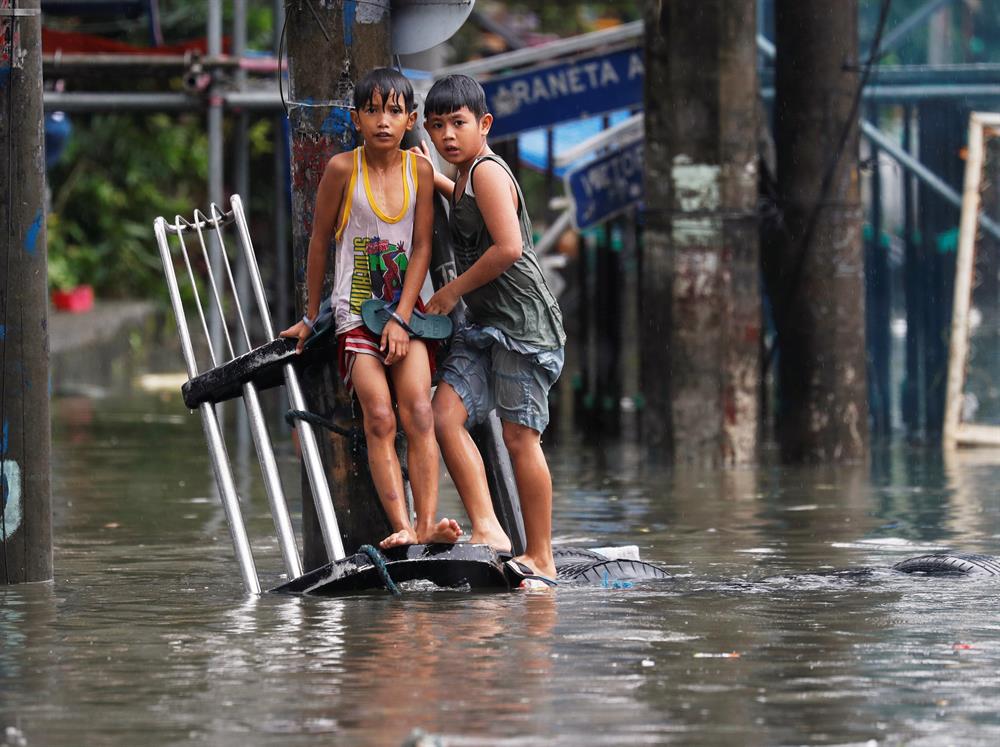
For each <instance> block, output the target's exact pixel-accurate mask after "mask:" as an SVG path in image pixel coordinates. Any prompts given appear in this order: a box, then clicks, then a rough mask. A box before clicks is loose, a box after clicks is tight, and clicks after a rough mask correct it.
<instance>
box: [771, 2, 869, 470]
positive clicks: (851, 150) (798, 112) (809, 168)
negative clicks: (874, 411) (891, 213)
mask: <svg viewBox="0 0 1000 747" xmlns="http://www.w3.org/2000/svg"><path fill="white" fill-rule="evenodd" d="M857 17H858V7H857V0H840V1H838V2H835V3H831V2H826V1H825V0H777V3H776V6H775V27H776V38H777V59H776V69H775V112H774V121H775V144H776V146H777V155H778V159H777V160H778V169H777V171H778V191H779V204H780V207H781V209H782V213H783V219H784V225H785V227H786V229H787V231H786V232H785V233H784V240H779V241H776V242H775V244H774V245H773V246H770V247H767V249H766V251H765V264H764V269H765V276H766V279H767V282H768V289H769V292H770V296H771V299H772V302H773V307H774V316H775V323H776V325H777V330H778V381H779V395H778V399H779V404H778V418H777V427H776V433H777V436H778V440H779V443H780V446H781V451H782V455H783V458H784V459H786V460H789V461H801V460H852V459H858V458H860V457H862V456H864V455H865V454H866V453H867V448H868V400H867V392H866V388H867V387H866V381H865V379H866V374H865V368H866V367H865V304H864V297H865V295H864V294H865V290H864V261H863V252H862V237H861V219H862V211H861V200H860V193H859V188H858V122H857V117H856V115H857V111H856V109H855V98H856V93H857V87H858V85H859V78H860V76H859V72H858V28H857ZM852 113H853V115H854V116H852Z"/></svg>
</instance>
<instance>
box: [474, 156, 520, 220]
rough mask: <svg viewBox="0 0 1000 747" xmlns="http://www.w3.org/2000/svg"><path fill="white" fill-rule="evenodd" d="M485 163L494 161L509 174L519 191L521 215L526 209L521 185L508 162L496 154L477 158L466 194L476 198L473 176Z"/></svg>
mask: <svg viewBox="0 0 1000 747" xmlns="http://www.w3.org/2000/svg"><path fill="white" fill-rule="evenodd" d="M484 161H493V162H494V163H496V164H499V165H500V166H501V167H502V168H503V170H504V171H506V172H507V176H508V177H510V180H511V182H512V183H513V184H514V189H515V190H516V191H517V214H518V215H520V214H521V213H522V212H523V208H524V194H523V193H522V192H521V185H520V184H518V183H517V179H515V178H514V172H513V171H511V169H510V166H508V165H507V162H506V161H504V160H503V159H502V158H500V156H498V155H497V154H496V153H487V154H486V155H483V156H479V157H477V158H476V160H475V161H474V162H473V164H472V167H471V168H470V169H469V179H468V181H467V182H466V183H465V191H466V193H468V194H469V195H470V196H471V197H473V198H475V196H476V193H475V192H474V191H473V188H472V178H473V175H474V174H475V171H476V167H477V166H479V165H480V164H481V163H483V162H484Z"/></svg>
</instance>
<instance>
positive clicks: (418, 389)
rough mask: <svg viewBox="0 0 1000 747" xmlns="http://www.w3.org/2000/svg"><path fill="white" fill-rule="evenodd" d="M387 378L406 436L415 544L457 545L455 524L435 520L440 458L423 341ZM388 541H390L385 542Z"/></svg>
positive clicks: (458, 532)
mask: <svg viewBox="0 0 1000 747" xmlns="http://www.w3.org/2000/svg"><path fill="white" fill-rule="evenodd" d="M389 375H390V376H391V377H392V383H393V386H394V387H395V389H396V404H397V405H398V407H399V419H400V421H401V422H402V424H403V432H404V433H406V442H407V461H408V463H409V470H410V488H411V489H412V490H413V508H414V511H415V512H416V514H417V522H416V533H417V542H421V543H429V542H457V541H458V538H459V536H460V535H461V534H462V529H461V527H459V526H458V522H456V521H455V520H454V519H447V518H445V519H441V520H440V521H438V520H437V502H438V473H439V470H440V459H441V454H440V452H439V451H438V445H437V441H436V440H435V439H434V414H433V411H432V409H431V371H430V364H429V362H428V354H427V346H426V345H425V344H424V343H423V341H421V340H411V341H410V350H409V352H408V353H407V354H406V357H405V358H403V359H402V360H401V361H399V362H398V363H394V364H393V365H392V366H391V367H390V369H389ZM391 540H392V537H390V538H389V540H387V541H391Z"/></svg>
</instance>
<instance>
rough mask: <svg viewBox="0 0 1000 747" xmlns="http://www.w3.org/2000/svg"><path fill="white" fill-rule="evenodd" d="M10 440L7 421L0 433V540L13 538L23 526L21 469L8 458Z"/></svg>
mask: <svg viewBox="0 0 1000 747" xmlns="http://www.w3.org/2000/svg"><path fill="white" fill-rule="evenodd" d="M9 439H10V428H9V425H8V423H7V421H6V420H5V421H4V422H3V430H2V431H0V499H2V500H0V508H2V509H3V511H2V514H3V521H2V522H0V539H3V540H6V539H7V538H8V537H12V536H13V535H14V532H16V531H17V530H18V528H19V527H20V526H21V468H20V466H18V463H17V462H15V461H13V460H11V459H8V458H7V444H8V443H9Z"/></svg>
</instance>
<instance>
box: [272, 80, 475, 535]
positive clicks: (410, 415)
mask: <svg viewBox="0 0 1000 747" xmlns="http://www.w3.org/2000/svg"><path fill="white" fill-rule="evenodd" d="M416 116H417V115H416V107H415V105H414V98H413V87H412V86H411V85H410V82H409V81H408V80H407V79H406V78H405V77H404V76H403V75H402V74H400V73H399V72H397V71H396V70H392V69H390V68H377V69H375V70H372V71H371V72H369V73H368V74H366V75H365V76H364V77H363V78H362V79H361V80H360V81H359V82H358V84H357V86H356V87H355V89H354V111H352V112H351V120H352V121H353V122H354V126H355V127H356V128H357V129H358V131H359V132H360V133H361V135H362V136H363V138H364V142H365V144H364V145H363V146H361V147H359V148H356V149H355V150H354V151H351V152H348V153H339V154H337V155H335V156H334V157H333V158H331V159H330V161H329V162H328V163H327V165H326V169H325V170H324V172H323V177H322V179H321V180H320V183H319V189H318V191H317V194H316V209H315V212H314V215H313V228H312V236H311V238H310V240H309V254H308V257H307V261H306V283H307V291H308V296H307V298H308V301H307V303H306V315H305V317H303V319H302V321H300V322H299V323H298V324H295V325H293V326H292V327H290V328H288V329H286V330H285V331H284V332H282V333H281V336H282V337H293V338H298V341H299V344H298V349H299V350H301V349H302V345H303V344H304V342H305V340H306V339H307V338H308V337H309V335H310V334H312V327H313V324H314V323H315V321H316V316H317V315H318V314H319V306H320V302H321V301H322V297H321V296H322V293H323V280H324V277H325V275H326V262H327V255H328V252H329V247H330V239H331V237H335V239H336V246H335V249H334V251H335V259H334V262H335V273H334V274H335V279H334V284H333V298H332V301H333V309H334V319H335V323H336V329H337V342H338V344H337V350H338V359H339V363H340V373H341V376H342V377H343V379H344V383H345V384H346V385H347V387H348V389H349V390H351V389H353V391H354V394H355V395H356V396H357V398H358V402H359V403H360V404H361V410H362V412H363V414H364V423H365V438H366V441H367V447H368V465H369V467H370V469H371V474H372V479H373V480H374V482H375V489H376V491H377V492H378V495H379V499H380V500H381V502H382V507H383V508H384V509H385V512H386V515H387V516H388V518H389V522H390V524H391V525H392V528H393V533H392V534H391V535H389V536H388V537H386V538H385V539H383V540H382V542H381V543H380V547H383V548H386V547H394V546H396V545H409V544H414V543H430V542H455V541H457V540H458V538H459V536H460V535H461V533H462V530H461V529H460V528H459V526H458V524H457V523H456V522H455V521H453V520H450V519H441V520H440V521H436V520H435V516H436V513H437V493H438V470H439V462H440V453H439V451H438V446H437V441H436V440H435V438H434V420H433V414H432V410H431V397H430V393H431V374H432V362H433V358H432V357H431V354H430V353H429V352H428V349H427V345H426V344H425V343H424V341H423V340H420V339H418V338H412V339H411V338H410V336H409V335H408V333H407V332H406V331H405V330H404V329H403V328H402V327H401V326H400V325H399V324H397V323H396V322H395V321H391V320H390V321H389V322H388V323H387V324H386V325H385V329H384V330H383V332H382V335H381V339H380V338H378V337H375V336H374V335H372V333H371V332H369V331H368V329H367V328H366V327H365V326H364V323H363V322H362V319H361V304H362V303H363V302H365V301H367V300H368V299H370V298H381V299H384V300H387V301H396V302H397V303H398V305H397V307H396V313H397V314H398V315H399V316H400V317H402V318H403V320H404V321H406V322H409V320H410V316H411V314H412V313H413V311H414V309H417V310H422V309H423V304H422V303H421V301H420V296H419V294H420V288H421V287H422V286H423V283H424V278H425V276H426V275H427V268H428V266H429V265H430V256H431V232H432V224H433V214H434V207H433V202H432V198H433V192H434V172H433V168H432V167H431V166H430V164H429V163H427V162H426V161H425V160H424V159H422V158H417V157H414V155H413V154H412V153H409V152H406V151H402V150H400V147H399V146H400V143H401V142H402V139H403V134H404V133H405V132H406V131H407V130H409V129H411V128H412V127H413V124H414V122H415V120H416ZM390 382H391V384H392V388H391V389H390ZM393 391H394V392H395V398H396V404H397V406H398V410H399V419H400V421H401V423H402V426H403V431H404V432H405V433H406V438H407V445H408V461H409V472H410V487H411V488H412V490H413V503H414V509H415V512H416V515H417V516H416V526H413V525H411V523H410V517H409V515H408V512H407V506H406V500H405V495H404V492H403V478H402V474H401V470H400V466H399V460H398V458H397V456H396V414H395V412H394V411H393V394H392V393H393Z"/></svg>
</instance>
